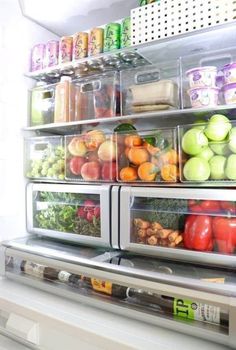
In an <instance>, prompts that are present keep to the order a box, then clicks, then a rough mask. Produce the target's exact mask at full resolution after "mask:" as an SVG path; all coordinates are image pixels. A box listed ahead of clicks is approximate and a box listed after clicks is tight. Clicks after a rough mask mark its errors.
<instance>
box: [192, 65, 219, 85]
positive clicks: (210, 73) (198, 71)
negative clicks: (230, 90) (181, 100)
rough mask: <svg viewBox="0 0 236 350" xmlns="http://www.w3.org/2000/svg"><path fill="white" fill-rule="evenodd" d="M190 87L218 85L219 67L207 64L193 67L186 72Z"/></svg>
mask: <svg viewBox="0 0 236 350" xmlns="http://www.w3.org/2000/svg"><path fill="white" fill-rule="evenodd" d="M186 75H187V77H188V79H189V86H190V88H197V87H198V88H201V87H209V88H215V87H216V76H217V68H216V67H214V66H205V67H197V68H192V69H190V70H188V71H187V72H186Z"/></svg>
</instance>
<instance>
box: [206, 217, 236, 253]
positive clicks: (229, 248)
mask: <svg viewBox="0 0 236 350" xmlns="http://www.w3.org/2000/svg"><path fill="white" fill-rule="evenodd" d="M212 230H213V235H214V239H215V242H216V246H217V249H218V251H219V252H220V253H224V254H233V252H234V250H235V246H236V218H227V217H220V216H218V217H214V218H213V220H212Z"/></svg>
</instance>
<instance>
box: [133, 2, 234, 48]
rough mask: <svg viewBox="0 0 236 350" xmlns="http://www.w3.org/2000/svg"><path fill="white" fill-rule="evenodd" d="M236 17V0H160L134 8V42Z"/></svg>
mask: <svg viewBox="0 0 236 350" xmlns="http://www.w3.org/2000/svg"><path fill="white" fill-rule="evenodd" d="M235 19H236V0H159V1H158V2H155V3H152V4H149V5H147V6H142V7H138V8H135V9H133V10H131V31H132V45H138V44H143V43H147V42H149V41H153V40H158V39H164V38H168V37H172V36H176V35H180V34H184V33H187V32H193V31H196V30H199V29H205V28H208V27H213V26H217V25H219V24H224V23H228V22H232V21H235ZM222 40H223V38H222Z"/></svg>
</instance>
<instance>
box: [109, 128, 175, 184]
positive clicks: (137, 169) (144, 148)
mask: <svg viewBox="0 0 236 350" xmlns="http://www.w3.org/2000/svg"><path fill="white" fill-rule="evenodd" d="M116 138H117V152H118V155H117V163H118V174H117V176H118V177H117V179H118V181H121V182H139V181H142V182H154V183H158V182H177V181H178V178H179V164H178V163H179V162H178V153H177V140H176V129H175V128H168V129H162V128H160V129H156V130H151V131H141V132H137V131H130V132H128V133H119V134H118V133H117V134H116Z"/></svg>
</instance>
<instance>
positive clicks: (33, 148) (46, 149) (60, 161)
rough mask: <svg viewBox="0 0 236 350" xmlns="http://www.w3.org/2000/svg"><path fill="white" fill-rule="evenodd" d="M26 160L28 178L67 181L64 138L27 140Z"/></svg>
mask: <svg viewBox="0 0 236 350" xmlns="http://www.w3.org/2000/svg"><path fill="white" fill-rule="evenodd" d="M25 159H26V162H25V176H26V177H28V178H30V179H40V180H53V181H55V180H64V179H65V149H64V138H63V136H47V137H44V136H43V137H30V138H27V139H25Z"/></svg>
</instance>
